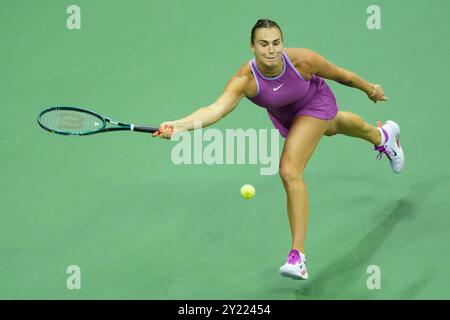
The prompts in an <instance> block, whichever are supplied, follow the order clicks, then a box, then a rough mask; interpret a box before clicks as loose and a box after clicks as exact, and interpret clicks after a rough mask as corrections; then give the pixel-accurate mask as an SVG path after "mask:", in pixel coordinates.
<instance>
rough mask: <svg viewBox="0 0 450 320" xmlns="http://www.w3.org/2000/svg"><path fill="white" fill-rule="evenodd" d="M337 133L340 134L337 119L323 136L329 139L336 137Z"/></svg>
mask: <svg viewBox="0 0 450 320" xmlns="http://www.w3.org/2000/svg"><path fill="white" fill-rule="evenodd" d="M337 133H338V124H337V119H336V118H334V119H333V120H331V121H330V123H329V124H328V127H327V129H326V130H325V132H324V133H323V135H324V136H327V137H331V136H334V135H335V134H337Z"/></svg>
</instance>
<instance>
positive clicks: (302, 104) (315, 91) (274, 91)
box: [247, 52, 338, 137]
mask: <svg viewBox="0 0 450 320" xmlns="http://www.w3.org/2000/svg"><path fill="white" fill-rule="evenodd" d="M282 59H283V62H284V63H283V64H284V67H283V72H282V73H281V74H280V75H279V76H277V77H274V78H268V77H266V76H264V75H262V74H261V72H260V71H259V70H258V67H257V66H256V62H255V59H253V60H251V61H250V66H251V68H252V72H253V76H254V77H255V80H256V85H257V88H258V91H257V93H256V96H254V97H247V98H248V99H249V100H250V101H252V102H253V103H254V104H256V105H258V106H260V107H263V108H266V109H267V112H268V113H269V118H270V120H272V123H273V124H274V126H275V128H277V129H278V131H279V132H280V134H281V135H282V136H283V137H286V136H287V135H288V132H289V129H290V128H291V125H292V121H293V120H294V118H295V117H296V116H299V115H305V116H311V117H314V118H319V119H324V120H330V119H333V118H334V117H335V116H336V113H337V112H338V106H337V103H336V98H335V97H334V94H333V92H332V91H331V89H330V87H329V86H328V85H327V83H326V82H325V80H324V79H322V78H321V77H318V76H316V75H314V74H313V75H312V78H311V80H305V79H303V77H302V76H301V75H300V73H299V72H298V71H297V69H295V67H294V65H293V64H292V62H291V60H289V57H288V55H287V54H286V53H284V52H283V55H282Z"/></svg>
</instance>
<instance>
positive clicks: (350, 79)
mask: <svg viewBox="0 0 450 320" xmlns="http://www.w3.org/2000/svg"><path fill="white" fill-rule="evenodd" d="M305 57H306V59H304V62H305V64H306V65H307V68H308V69H309V70H308V72H309V73H311V74H316V75H318V76H319V77H322V78H326V79H330V80H334V81H336V82H339V83H340V84H343V85H345V86H348V87H353V88H357V89H360V90H361V91H363V92H365V93H366V94H367V96H368V97H369V99H370V100H372V101H373V102H377V101H379V100H380V101H386V100H387V97H385V96H384V91H383V88H381V86H380V85H378V84H373V83H370V82H368V81H366V80H364V79H363V78H361V77H360V76H358V75H357V74H356V73H354V72H351V71H349V70H346V69H344V68H341V67H338V66H336V65H334V64H333V63H331V62H330V61H328V60H327V59H325V58H324V57H322V56H321V55H319V54H317V53H316V52H314V51H312V50H309V49H308V50H307V51H306V54H305Z"/></svg>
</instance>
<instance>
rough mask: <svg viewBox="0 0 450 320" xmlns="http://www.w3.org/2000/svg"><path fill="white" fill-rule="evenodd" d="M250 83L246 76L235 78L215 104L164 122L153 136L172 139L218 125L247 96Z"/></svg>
mask: <svg viewBox="0 0 450 320" xmlns="http://www.w3.org/2000/svg"><path fill="white" fill-rule="evenodd" d="M248 81H249V79H248V78H247V77H245V76H240V75H236V76H234V77H233V78H232V79H231V80H230V81H229V82H228V84H227V85H226V87H225V89H224V91H223V93H222V94H221V95H220V97H219V98H218V99H217V100H216V101H215V102H214V103H213V104H211V105H209V106H207V107H202V108H199V109H197V110H196V111H194V112H193V113H192V114H190V115H188V116H187V117H184V118H182V119H179V120H175V121H167V122H163V123H162V124H161V125H160V127H159V130H158V131H157V132H155V133H154V134H153V136H154V137H160V138H166V139H170V137H171V136H172V135H174V134H176V133H177V132H178V131H185V130H193V129H199V128H203V127H208V126H210V125H212V124H214V123H216V122H217V121H219V120H220V119H222V118H223V117H225V116H226V115H227V114H229V113H230V112H231V111H233V110H234V109H235V108H236V106H237V105H238V104H239V102H240V101H241V99H242V98H243V97H244V95H245V94H244V92H245V90H246V87H247V85H248Z"/></svg>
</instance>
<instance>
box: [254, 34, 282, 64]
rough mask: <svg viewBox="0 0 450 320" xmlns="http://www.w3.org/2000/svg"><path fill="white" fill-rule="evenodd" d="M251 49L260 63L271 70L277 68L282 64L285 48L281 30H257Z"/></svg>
mask: <svg viewBox="0 0 450 320" xmlns="http://www.w3.org/2000/svg"><path fill="white" fill-rule="evenodd" d="M251 48H252V52H253V53H254V54H255V58H256V60H257V61H258V63H260V64H263V65H265V66H267V67H269V68H271V67H275V66H277V65H278V64H279V63H280V62H281V55H282V53H283V48H284V47H283V40H282V39H281V32H280V30H278V28H258V29H256V32H255V39H254V42H253V44H251Z"/></svg>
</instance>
